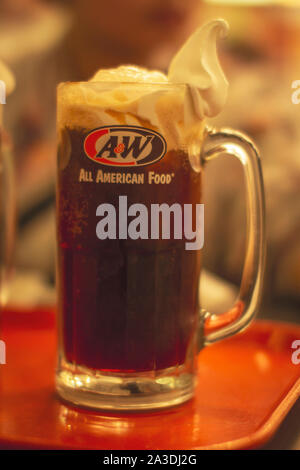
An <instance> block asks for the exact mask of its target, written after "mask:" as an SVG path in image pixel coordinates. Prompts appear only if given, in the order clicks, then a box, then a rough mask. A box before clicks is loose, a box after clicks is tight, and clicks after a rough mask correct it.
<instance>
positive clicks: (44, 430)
mask: <svg viewBox="0 0 300 470" xmlns="http://www.w3.org/2000/svg"><path fill="white" fill-rule="evenodd" d="M2 323H3V325H2V330H1V339H3V340H5V342H6V349H7V364H5V365H0V372H1V389H0V448H2V449H11V448H14V449H24V448H26V449H33V448H34V449H106V450H110V449H120V450H123V449H135V450H136V449H152V450H155V449H240V448H254V447H258V446H260V445H262V444H263V443H265V442H266V441H267V440H268V439H269V438H270V437H271V436H272V435H273V434H274V433H275V431H276V429H277V428H278V426H279V424H280V423H281V422H282V420H283V419H284V417H285V415H286V414H287V412H288V411H289V409H290V408H291V407H292V405H293V404H294V403H295V401H296V399H297V397H298V396H299V394H300V365H299V366H297V365H294V364H293V363H292V361H291V355H292V351H293V350H292V349H291V345H292V342H293V341H294V340H295V339H300V327H299V326H296V325H292V324H285V323H274V322H265V321H264V322H262V321H258V322H255V323H254V324H253V325H252V326H251V327H250V328H249V329H248V330H247V331H246V332H244V333H242V334H240V335H238V336H236V337H234V338H231V339H228V340H225V341H223V342H221V343H217V344H215V345H213V346H210V347H208V348H206V349H204V350H203V351H202V352H201V353H200V355H199V385H198V388H197V392H196V396H195V398H194V399H193V400H191V401H190V402H188V403H186V404H184V405H181V406H178V407H176V408H171V409H168V410H165V411H160V412H152V413H149V412H148V413H137V414H129V413H127V414H114V413H102V412H96V411H87V410H84V409H78V408H74V407H71V406H68V405H66V404H64V403H62V402H61V401H60V400H59V399H58V398H57V397H56V395H55V391H54V371H55V349H56V334H55V317H54V313H53V312H49V311H44V312H32V313H28V312H27V313H26V314H25V313H21V312H18V313H16V312H7V313H6V314H5V315H4V316H3V322H2Z"/></svg>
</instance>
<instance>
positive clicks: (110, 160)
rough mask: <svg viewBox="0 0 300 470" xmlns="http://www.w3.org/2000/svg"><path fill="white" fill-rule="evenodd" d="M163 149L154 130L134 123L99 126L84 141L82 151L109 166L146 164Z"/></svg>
mask: <svg viewBox="0 0 300 470" xmlns="http://www.w3.org/2000/svg"><path fill="white" fill-rule="evenodd" d="M166 149H167V145H166V141H165V139H164V138H163V137H162V136H161V135H160V134H158V132H155V131H152V130H150V129H146V128H144V127H137V126H109V127H100V128H98V129H95V130H93V131H92V132H90V133H89V134H88V136H87V137H86V138H85V141H84V151H85V153H86V155H87V156H88V157H89V158H90V159H91V160H94V161H95V162H97V163H101V164H102V165H109V166H123V167H124V166H125V167H126V166H128V167H132V166H142V165H149V164H150V163H154V162H157V161H158V160H160V159H161V158H162V157H163V156H164V154H165V153H166Z"/></svg>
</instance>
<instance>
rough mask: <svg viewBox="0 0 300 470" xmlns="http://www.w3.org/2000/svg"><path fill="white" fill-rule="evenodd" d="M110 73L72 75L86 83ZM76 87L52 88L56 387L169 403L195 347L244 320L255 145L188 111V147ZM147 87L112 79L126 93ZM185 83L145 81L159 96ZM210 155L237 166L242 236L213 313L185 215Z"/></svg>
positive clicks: (189, 384)
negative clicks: (192, 124)
mask: <svg viewBox="0 0 300 470" xmlns="http://www.w3.org/2000/svg"><path fill="white" fill-rule="evenodd" d="M119 85H120V83H116V82H114V83H108V82H107V83H106V82H101V83H89V82H88V83H85V84H84V86H85V87H91V88H90V90H91V91H95V92H96V93H111V92H112V91H113V90H114V88H117V87H118V86H119ZM78 86H80V84H78V83H62V84H60V85H59V87H58V130H59V132H58V139H59V149H58V171H57V242H58V243H57V245H58V256H57V288H58V305H59V348H58V367H57V373H56V387H57V391H58V394H59V395H60V396H61V397H62V398H63V399H65V400H67V401H69V402H72V403H74V404H76V405H82V406H87V407H93V408H99V409H111V410H143V409H155V408H163V407H166V406H171V405H176V404H179V403H182V402H185V401H186V400H188V399H190V398H191V397H192V396H193V394H194V390H195V383H196V377H197V355H198V353H199V351H200V350H201V349H202V348H203V347H204V346H206V345H208V344H211V343H213V342H215V341H218V340H221V339H223V338H226V337H228V336H231V335H233V334H235V333H238V332H239V331H241V330H242V329H244V328H245V327H246V326H248V324H249V323H250V321H251V320H252V319H253V317H254V315H255V313H256V311H257V308H258V304H259V299H260V293H261V286H262V273H263V265H264V256H265V233H264V195H263V180H262V174H261V167H260V160H259V156H258V153H257V150H256V149H255V147H254V145H253V144H252V143H251V142H250V141H249V140H248V139H247V138H246V137H244V136H243V135H242V134H241V133H239V132H235V131H231V130H226V129H224V130H220V131H215V130H213V129H209V128H208V127H206V126H205V124H204V123H202V124H200V122H199V132H198V133H197V132H196V133H195V135H194V137H190V138H189V142H188V145H182V146H181V147H180V146H179V147H178V148H174V145H173V146H171V145H169V140H170V137H169V136H166V135H163V131H162V129H159V128H154V126H152V125H151V124H150V123H149V121H146V120H144V121H142V120H140V121H139V122H138V123H137V122H136V120H135V123H134V125H131V124H132V116H130V113H126V112H120V109H119V108H118V109H116V110H112V109H111V108H110V109H109V110H108V111H107V110H105V108H104V107H101V105H100V104H99V105H98V108H97V105H96V108H95V107H94V108H91V103H90V102H89V98H87V97H85V96H83V97H81V101H80V100H79V101H78V100H77V101H76V100H75V101H74V102H73V101H72V98H71V99H69V97H70V96H72V89H73V90H74V87H75V90H76V89H77V87H78ZM147 86H148V85H147V84H145V83H124V82H122V90H125V91H126V90H127V91H129V92H131V93H132V92H133V93H134V92H136V93H139V92H141V90H142V92H143V90H145V91H147V88H146V87H147ZM186 91H187V88H186V85H180V84H179V85H177V84H176V85H173V84H165V83H164V84H151V92H159V93H161V94H162V95H163V96H166V97H167V98H168V96H170V98H172V97H174V95H176V94H180V93H186ZM78 103H79V107H78ZM99 103H100V102H99ZM170 103H171V101H170ZM170 105H171V104H170ZM96 111H99V112H100V114H101V113H102V115H101V116H102V117H101V118H100V114H99V119H98V118H97V113H96ZM104 111H107V113H106V114H105V112H104ZM105 115H106V116H107V122H106V121H105V118H104V120H103V116H105ZM110 116H112V117H113V119H116V120H117V122H115V121H112V120H111V119H110ZM130 119H131V121H129V120H130ZM112 122H113V124H112ZM128 122H130V124H128ZM137 124H138V125H137ZM171 124H172V122H171V121H170V120H169V121H168V125H169V126H170V125H171ZM201 126H202V127H201ZM222 154H227V155H232V156H234V157H236V158H238V159H239V161H240V162H241V163H242V165H243V169H244V174H245V181H246V194H247V220H248V241H247V248H246V255H245V262H244V269H243V276H242V281H241V286H240V292H239V296H238V299H237V301H236V303H235V305H234V306H233V308H232V309H231V310H230V311H228V312H225V313H223V314H220V315H213V314H211V313H209V312H207V311H204V310H203V309H201V308H200V306H199V299H198V285H199V278H200V269H201V247H202V242H203V239H202V237H201V236H200V235H199V234H198V235H199V236H198V239H197V233H196V231H195V223H196V225H197V227H196V228H198V230H199V229H200V228H201V229H202V230H203V210H202V209H203V205H202V204H201V197H202V175H203V168H204V166H205V164H206V163H207V162H209V161H210V160H211V159H213V158H215V157H216V156H218V155H222ZM162 205H163V207H162ZM201 208H202V209H201ZM158 209H159V210H158ZM194 209H195V211H196V213H195V214H194V213H193V212H195V211H194ZM191 213H192V215H191ZM157 214H159V215H157ZM154 215H155V216H156V218H155V217H154ZM180 216H181V218H180ZM149 221H150V223H149ZM173 222H174V223H173ZM187 222H188V223H189V230H186V223H187ZM198 222H199V224H198ZM168 223H169V226H168ZM150 224H151V229H150ZM142 225H143V226H142ZM127 229H128V232H127ZM147 230H148V232H147ZM186 232H188V233H186ZM191 234H192V235H193V236H194V237H195V239H194V240H193V241H192V237H191ZM150 235H151V236H150ZM187 247H189V249H188V248H187Z"/></svg>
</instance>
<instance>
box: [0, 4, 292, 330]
mask: <svg viewBox="0 0 300 470" xmlns="http://www.w3.org/2000/svg"><path fill="white" fill-rule="evenodd" d="M299 3H300V2H298V1H288V0H286V1H284V0H282V1H278V0H277V1H276V0H274V1H272V0H253V1H251V0H235V1H234V0H231V1H230V0H228V1H226V0H219V1H217V0H210V1H209V0H207V1H202V0H185V1H183V0H164V1H163V2H162V1H161V0H126V1H124V0H110V1H104V0H61V1H51V0H1V1H0V60H3V61H4V62H5V63H6V64H7V65H9V67H10V68H11V70H12V71H13V73H14V74H15V77H16V88H15V91H14V92H13V93H12V94H11V95H10V96H9V97H8V98H7V103H6V105H5V107H4V124H5V128H6V130H7V131H8V132H9V133H10V135H11V137H12V141H13V142H14V150H13V154H14V159H15V168H16V178H17V205H18V217H17V239H16V244H15V262H14V264H15V273H14V277H13V279H12V282H11V285H10V290H9V303H10V304H11V305H13V306H16V307H17V306H25V305H27V306H29V307H31V306H37V305H49V304H53V303H54V302H55V288H54V279H55V161H56V140H55V139H56V137H55V90H56V85H57V83H59V82H60V81H66V80H86V79H88V78H90V76H91V75H92V74H93V73H94V72H95V71H96V70H97V69H98V68H104V67H115V66H118V65H120V64H124V63H134V64H137V65H142V66H146V67H154V68H159V69H162V70H164V71H166V70H167V67H168V64H169V61H170V58H171V57H172V55H173V54H174V52H175V51H176V50H177V49H178V47H179V46H180V45H181V44H182V43H183V41H184V40H185V39H186V37H187V36H188V35H189V34H190V33H191V32H192V31H193V30H194V29H195V28H196V27H197V26H198V25H200V24H202V23H204V22H206V21H207V20H209V19H211V18H216V17H223V18H225V19H226V20H227V21H228V22H229V24H230V27H231V29H230V35H229V37H228V38H227V40H226V41H224V42H223V44H220V54H221V62H222V64H223V67H224V70H225V72H226V75H227V77H228V80H229V83H230V93H229V97H228V102H227V106H226V108H225V109H224V111H223V112H222V113H221V114H220V115H219V116H218V117H217V119H214V121H213V122H212V124H214V125H216V126H224V125H225V126H227V127H228V126H231V127H234V128H237V129H240V130H242V131H245V132H246V133H247V134H248V135H249V136H250V137H251V138H253V139H254V140H255V142H256V144H257V146H258V147H259V149H260V151H261V155H262V164H263V170H264V180H265V189H266V205H267V247H268V254H267V256H268V257H267V268H266V280H265V291H264V298H263V306H262V308H261V316H265V317H266V316H267V317H268V316H269V317H272V318H279V319H284V320H293V321H298V322H300V309H299V305H300V194H299V192H300V130H299V125H298V124H299V122H300V104H299V105H297V104H293V103H292V93H293V92H294V91H295V90H293V89H292V83H293V82H294V81H295V80H297V79H299V80H300V5H299ZM298 5H299V6H298ZM0 79H1V77H0ZM204 202H205V207H206V209H205V217H206V219H205V224H206V229H205V230H206V235H205V247H204V248H205V249H204V265H205V268H206V271H205V279H204V282H203V283H202V286H201V294H202V298H203V303H204V304H205V305H204V306H205V307H207V308H213V309H215V310H216V309H217V310H218V308H219V306H220V305H221V304H222V307H225V306H226V302H228V303H230V302H232V299H233V297H234V295H235V293H236V286H238V284H239V282H240V276H241V270H242V262H243V259H244V249H245V236H246V231H245V223H246V221H245V199H244V187H243V178H242V170H241V168H240V167H239V164H238V163H237V162H236V161H234V160H232V161H231V159H224V160H222V159H218V160H216V161H214V162H212V163H211V164H210V165H209V166H208V167H207V169H206V174H205V200H204Z"/></svg>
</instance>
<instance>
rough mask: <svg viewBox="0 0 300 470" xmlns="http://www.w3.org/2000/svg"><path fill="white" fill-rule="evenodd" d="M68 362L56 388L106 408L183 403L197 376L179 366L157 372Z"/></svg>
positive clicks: (87, 403)
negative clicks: (117, 370) (104, 368)
mask: <svg viewBox="0 0 300 470" xmlns="http://www.w3.org/2000/svg"><path fill="white" fill-rule="evenodd" d="M72 369H74V368H73V366H72V365H70V364H67V363H64V364H63V367H61V368H60V369H59V370H58V371H57V374H56V389H57V392H58V394H59V395H60V396H61V397H62V398H63V399H64V400H66V401H68V402H71V403H73V404H75V405H78V406H85V407H89V408H94V409H95V408H96V409H102V410H132V411H134V410H147V409H149V410H150V409H157V408H165V407H169V406H174V405H179V404H180V403H183V402H185V401H187V400H189V399H190V398H192V396H193V394H194V387H195V375H194V374H192V373H190V372H187V371H186V367H184V366H179V367H174V368H169V369H165V370H160V371H155V372H142V373H114V374H112V373H103V372H99V371H91V370H90V369H85V368H83V367H80V368H79V367H78V366H77V367H76V371H75V370H72Z"/></svg>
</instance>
